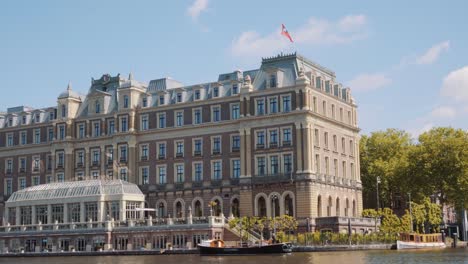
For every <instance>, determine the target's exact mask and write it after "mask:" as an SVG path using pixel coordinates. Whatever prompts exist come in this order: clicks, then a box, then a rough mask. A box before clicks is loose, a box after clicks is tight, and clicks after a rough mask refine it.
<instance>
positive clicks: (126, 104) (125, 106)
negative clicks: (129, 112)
mask: <svg viewBox="0 0 468 264" xmlns="http://www.w3.org/2000/svg"><path fill="white" fill-rule="evenodd" d="M123 100H124V101H123V108H128V95H124V97H123Z"/></svg>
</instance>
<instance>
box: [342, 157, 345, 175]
mask: <svg viewBox="0 0 468 264" xmlns="http://www.w3.org/2000/svg"><path fill="white" fill-rule="evenodd" d="M342 170H343V178H346V161H343V162H342Z"/></svg>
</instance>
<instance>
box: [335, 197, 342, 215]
mask: <svg viewBox="0 0 468 264" xmlns="http://www.w3.org/2000/svg"><path fill="white" fill-rule="evenodd" d="M340 214H341V213H340V198H338V197H337V198H336V216H340Z"/></svg>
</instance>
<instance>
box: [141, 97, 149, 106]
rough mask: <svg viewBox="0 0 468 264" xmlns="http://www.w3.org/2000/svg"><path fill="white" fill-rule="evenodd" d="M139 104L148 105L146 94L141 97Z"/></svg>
mask: <svg viewBox="0 0 468 264" xmlns="http://www.w3.org/2000/svg"><path fill="white" fill-rule="evenodd" d="M141 105H142V107H148V98H147V97H146V96H144V97H143V98H142V99H141Z"/></svg>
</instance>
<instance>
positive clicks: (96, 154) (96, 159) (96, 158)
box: [93, 149, 101, 166]
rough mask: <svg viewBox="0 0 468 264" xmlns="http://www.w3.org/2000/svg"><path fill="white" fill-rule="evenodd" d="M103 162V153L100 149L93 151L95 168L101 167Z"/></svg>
mask: <svg viewBox="0 0 468 264" xmlns="http://www.w3.org/2000/svg"><path fill="white" fill-rule="evenodd" d="M100 160H101V151H100V150H98V149H94V150H93V166H97V165H99V163H100V162H99V161H100Z"/></svg>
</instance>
